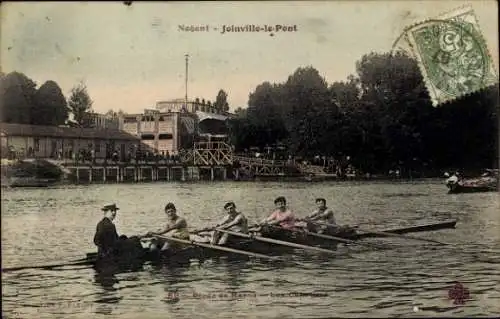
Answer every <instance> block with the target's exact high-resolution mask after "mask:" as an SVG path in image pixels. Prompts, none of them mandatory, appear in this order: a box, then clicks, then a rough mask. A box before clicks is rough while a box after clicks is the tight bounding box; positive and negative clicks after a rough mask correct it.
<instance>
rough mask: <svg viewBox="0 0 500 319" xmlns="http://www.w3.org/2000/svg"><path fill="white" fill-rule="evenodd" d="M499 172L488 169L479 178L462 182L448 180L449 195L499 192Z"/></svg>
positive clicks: (465, 179)
mask: <svg viewBox="0 0 500 319" xmlns="http://www.w3.org/2000/svg"><path fill="white" fill-rule="evenodd" d="M498 183H499V179H498V170H494V169H487V170H485V173H484V174H483V175H482V176H481V177H478V178H463V179H460V180H447V181H446V187H448V193H449V194H459V193H482V192H496V191H498Z"/></svg>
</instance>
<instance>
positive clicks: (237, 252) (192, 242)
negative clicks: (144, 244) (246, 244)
mask: <svg viewBox="0 0 500 319" xmlns="http://www.w3.org/2000/svg"><path fill="white" fill-rule="evenodd" d="M154 237H158V238H162V239H166V240H170V241H173V242H178V243H181V244H187V245H193V246H199V247H203V248H208V249H214V250H220V251H226V252H230V253H234V254H240V255H246V256H250V257H257V258H261V259H269V260H280V258H277V257H271V256H267V255H262V254H258V253H252V252H249V251H245V250H238V249H233V248H229V247H223V246H216V245H211V244H204V243H198V242H195V241H191V240H184V239H179V238H174V237H170V236H162V235H155V236H154Z"/></svg>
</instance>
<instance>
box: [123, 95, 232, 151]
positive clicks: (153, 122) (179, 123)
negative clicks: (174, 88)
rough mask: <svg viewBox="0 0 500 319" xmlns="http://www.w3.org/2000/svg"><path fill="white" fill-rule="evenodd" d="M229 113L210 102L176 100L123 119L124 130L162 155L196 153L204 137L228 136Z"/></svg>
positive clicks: (160, 102)
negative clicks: (196, 144) (196, 143)
mask: <svg viewBox="0 0 500 319" xmlns="http://www.w3.org/2000/svg"><path fill="white" fill-rule="evenodd" d="M230 117H231V114H230V113H228V112H227V110H217V109H215V107H213V105H212V103H211V102H210V101H208V102H205V101H204V100H201V101H200V100H199V99H195V100H194V101H188V102H187V103H186V101H185V100H183V99H182V100H181V99H176V100H171V101H159V102H158V103H157V104H156V108H154V109H146V110H144V112H143V113H137V114H125V115H123V116H122V119H121V121H122V122H123V130H124V131H125V132H127V133H129V134H131V135H134V136H137V137H138V138H140V140H141V143H142V145H147V146H148V147H149V148H151V149H153V150H154V151H155V152H156V153H157V154H160V155H167V154H169V155H176V154H178V153H179V151H180V150H183V149H184V150H187V149H193V147H194V142H195V141H196V140H198V139H199V137H200V135H202V134H203V135H207V134H209V135H210V134H213V135H219V136H220V135H224V134H226V135H227V133H228V130H227V126H226V120H227V119H228V118H230Z"/></svg>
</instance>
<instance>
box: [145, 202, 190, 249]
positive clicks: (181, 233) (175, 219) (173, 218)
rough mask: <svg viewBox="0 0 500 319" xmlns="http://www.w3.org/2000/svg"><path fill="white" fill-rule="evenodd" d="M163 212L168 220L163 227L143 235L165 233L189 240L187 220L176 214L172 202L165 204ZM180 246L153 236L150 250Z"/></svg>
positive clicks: (150, 235) (149, 235) (151, 235)
mask: <svg viewBox="0 0 500 319" xmlns="http://www.w3.org/2000/svg"><path fill="white" fill-rule="evenodd" d="M165 214H167V217H168V222H167V224H166V225H165V228H163V229H161V230H159V231H156V232H148V233H147V234H146V235H145V237H153V236H155V235H166V236H169V237H173V238H178V239H183V240H189V230H188V225H187V222H186V220H185V219H184V218H182V217H180V216H179V215H177V209H176V208H175V205H174V204H173V203H168V204H167V205H166V206H165ZM179 247H181V245H177V243H175V242H169V241H168V240H165V239H161V238H155V239H154V240H153V241H152V243H151V246H150V249H151V250H157V249H158V248H160V250H162V251H163V250H166V249H176V248H179Z"/></svg>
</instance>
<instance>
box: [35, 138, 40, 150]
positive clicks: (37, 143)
mask: <svg viewBox="0 0 500 319" xmlns="http://www.w3.org/2000/svg"><path fill="white" fill-rule="evenodd" d="M34 144H35V152H40V139H39V138H35V141H34Z"/></svg>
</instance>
